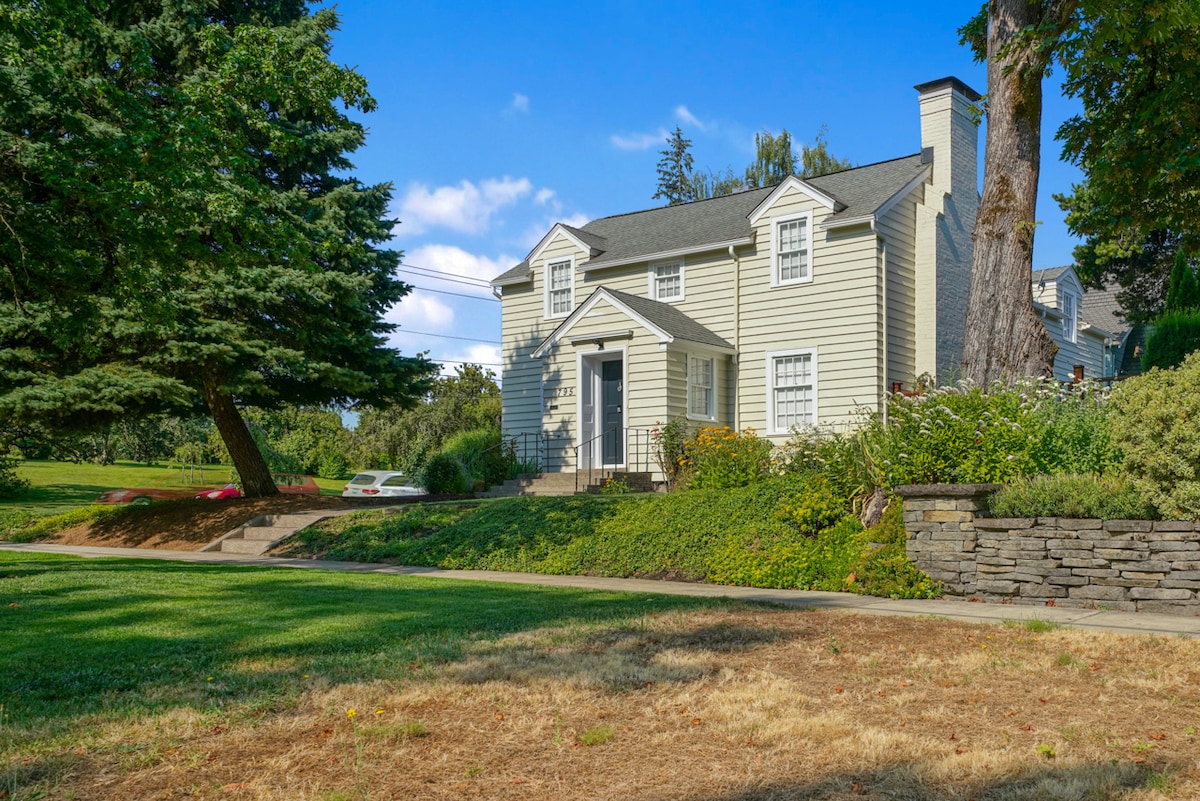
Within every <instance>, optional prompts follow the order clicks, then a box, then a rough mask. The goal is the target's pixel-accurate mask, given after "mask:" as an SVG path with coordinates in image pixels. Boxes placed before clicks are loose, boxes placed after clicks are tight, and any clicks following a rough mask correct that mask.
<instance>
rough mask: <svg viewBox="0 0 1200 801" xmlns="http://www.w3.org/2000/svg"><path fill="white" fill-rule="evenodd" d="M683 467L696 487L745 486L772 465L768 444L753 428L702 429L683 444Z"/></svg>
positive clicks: (756, 479) (769, 445)
mask: <svg viewBox="0 0 1200 801" xmlns="http://www.w3.org/2000/svg"><path fill="white" fill-rule="evenodd" d="M683 448H684V461H683V464H684V466H686V467H687V469H688V471H689V472H690V473H691V481H692V486H693V487H695V488H697V489H721V488H728V487H745V486H747V485H749V484H752V483H754V482H755V481H758V479H759V478H760V477H761V476H762V475H763V474H764V473H766V472H767V470H768V469H769V468H770V465H771V443H770V441H768V440H765V439H759V438H758V437H757V436H755V435H754V430H753V429H749V428H748V429H746V430H745V431H741V432H738V431H734V430H733V429H731V428H729V426H725V427H724V428H716V427H715V426H712V427H708V428H702V429H700V430H699V431H698V432H696V437H695V439H689V440H687V442H685V443H684V446H683Z"/></svg>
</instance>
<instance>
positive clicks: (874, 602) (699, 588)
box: [0, 542, 1200, 637]
mask: <svg viewBox="0 0 1200 801" xmlns="http://www.w3.org/2000/svg"><path fill="white" fill-rule="evenodd" d="M0 551H17V552H21V553H56V554H68V555H71V556H82V557H89V558H100V557H114V558H121V559H158V560H162V561H173V562H220V563H224V564H237V565H253V566H256V567H291V568H309V569H316V570H344V571H349V572H354V573H384V574H393V575H403V576H421V577H423V578H448V579H458V580H464V581H495V582H503V583H508V584H532V585H538V586H543V587H578V588H581V589H588V590H610V591H618V592H646V593H656V594H659V595H692V596H698V597H706V598H717V597H720V598H737V599H740V600H745V601H765V602H767V603H775V604H786V605H788V606H795V607H801V608H805V609H835V610H847V611H855V612H862V613H866V614H872V615H899V616H903V617H919V616H928V617H938V618H945V619H948V620H962V621H967V622H971V623H1000V622H1003V621H1006V620H1030V619H1033V618H1037V619H1039V620H1047V621H1052V622H1054V623H1058V624H1061V625H1064V626H1070V627H1072V628H1076V629H1089V630H1093V631H1110V632H1118V633H1122V634H1159V635H1164V636H1173V635H1182V636H1188V637H1194V636H1200V617H1186V616H1182V615H1160V614H1149V613H1142V612H1106V611H1100V610H1094V609H1063V608H1059V607H1050V606H1015V605H1014V606H1010V605H1007V604H982V603H970V602H967V601H952V600H937V601H892V600H889V599H886V598H873V597H870V596H864V595H851V594H850V593H842V592H813V591H808V590H764V589H756V588H753V587H724V586H721V585H717V584H691V583H685V582H678V581H652V580H647V579H624V578H599V577H592V576H543V575H539V574H535V573H503V572H496V571H489V570H440V569H438V568H435V567H399V566H395V565H377V564H366V563H362V562H329V561H323V560H316V559H281V558H277V557H269V556H257V557H256V556H243V555H239V554H230V553H221V552H219V551H218V552H208V553H200V552H198V551H157V550H143V549H138V548H99V547H90V546H88V547H81V546H72V545H47V544H41V543H9V542H3V543H0Z"/></svg>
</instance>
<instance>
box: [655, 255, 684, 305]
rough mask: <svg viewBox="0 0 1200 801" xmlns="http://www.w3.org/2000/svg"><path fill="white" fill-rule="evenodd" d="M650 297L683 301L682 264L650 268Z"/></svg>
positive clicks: (657, 265) (676, 263)
mask: <svg viewBox="0 0 1200 801" xmlns="http://www.w3.org/2000/svg"><path fill="white" fill-rule="evenodd" d="M650 297H652V298H654V299H655V300H683V262H678V261H676V262H671V263H670V264H656V265H654V266H653V267H651V268H650Z"/></svg>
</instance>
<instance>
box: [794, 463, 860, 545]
mask: <svg viewBox="0 0 1200 801" xmlns="http://www.w3.org/2000/svg"><path fill="white" fill-rule="evenodd" d="M848 511H849V510H848V508H847V504H846V501H845V499H844V498H838V497H836V496H835V495H834V492H833V489H832V488H831V487H830V485H829V481H828V479H826V478H825V477H824V476H821V475H813V476H810V477H809V479H808V481H807V482H806V484H805V486H804V489H802V490H800V491H799V492H797V493H796V494H795V495H794V496H792V497H791V498H788V499H787V500H785V501H783V503H781V504H780V505H779V509H778V511H777V512H776V515H777V516H778V517H779V519H780V520H784V521H786V522H788V523H791V524H792V525H794V526H796V528H797V529H799V531H800V532H801V533H803V534H816V533H817V532H818V531H820V530H821V529H825V528H829V527H830V526H832V525H834V524H835V523H837V522H838V521H839V520H841V519H842V518H843V517H845V516H846V513H847V512H848Z"/></svg>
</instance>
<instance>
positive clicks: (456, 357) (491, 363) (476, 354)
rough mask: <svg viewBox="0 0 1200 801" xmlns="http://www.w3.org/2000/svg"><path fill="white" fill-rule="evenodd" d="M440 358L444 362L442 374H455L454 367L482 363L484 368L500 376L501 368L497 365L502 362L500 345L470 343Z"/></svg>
mask: <svg viewBox="0 0 1200 801" xmlns="http://www.w3.org/2000/svg"><path fill="white" fill-rule="evenodd" d="M440 358H441V359H442V361H443V362H444V363H443V364H442V375H454V368H456V367H460V366H462V365H464V364H468V363H469V364H482V365H483V366H484V368H483V369H485V370H491V371H492V372H493V373H495V374H496V377H497V378H499V377H500V368H499V367H497V366H496V365H499V364H501V363H502V361H501V355H500V347H499V346H498V345H470V346H468V347H467V348H466V349H465V350H459V351H455V352H453V354H452V355H446V356H442V357H440Z"/></svg>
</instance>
